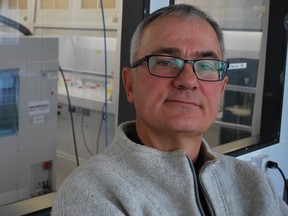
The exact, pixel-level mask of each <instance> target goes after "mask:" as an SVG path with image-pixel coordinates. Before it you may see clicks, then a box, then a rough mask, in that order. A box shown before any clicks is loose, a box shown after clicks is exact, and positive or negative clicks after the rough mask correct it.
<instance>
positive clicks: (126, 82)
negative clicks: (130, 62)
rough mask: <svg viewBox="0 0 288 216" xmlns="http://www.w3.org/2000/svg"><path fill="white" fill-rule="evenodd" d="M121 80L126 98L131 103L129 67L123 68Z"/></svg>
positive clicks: (131, 76) (131, 91)
mask: <svg viewBox="0 0 288 216" xmlns="http://www.w3.org/2000/svg"><path fill="white" fill-rule="evenodd" d="M122 81H123V85H124V88H125V91H126V96H127V100H128V102H129V103H133V101H134V100H133V74H132V69H131V68H130V67H124V68H123V70H122Z"/></svg>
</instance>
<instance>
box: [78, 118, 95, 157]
mask: <svg viewBox="0 0 288 216" xmlns="http://www.w3.org/2000/svg"><path fill="white" fill-rule="evenodd" d="M81 132H82V138H83V141H84V146H85V148H86V150H87V151H88V153H89V154H90V155H91V156H93V155H95V154H94V153H93V152H92V151H91V150H90V149H89V147H88V145H87V142H86V137H85V132H84V114H83V113H82V115H81Z"/></svg>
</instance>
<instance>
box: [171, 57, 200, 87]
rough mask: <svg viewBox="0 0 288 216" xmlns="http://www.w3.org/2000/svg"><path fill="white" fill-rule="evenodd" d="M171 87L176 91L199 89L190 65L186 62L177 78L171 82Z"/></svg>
mask: <svg viewBox="0 0 288 216" xmlns="http://www.w3.org/2000/svg"><path fill="white" fill-rule="evenodd" d="M173 85H174V86H175V88H178V89H191V90H195V89H197V88H198V87H199V82H198V79H197V77H196V74H195V73H194V70H193V65H192V63H190V62H186V64H184V67H183V69H182V71H181V73H180V74H179V76H177V77H176V78H175V79H174V80H173Z"/></svg>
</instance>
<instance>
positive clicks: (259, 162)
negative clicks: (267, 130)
mask: <svg viewBox="0 0 288 216" xmlns="http://www.w3.org/2000/svg"><path fill="white" fill-rule="evenodd" d="M268 161H269V156H267V155H255V156H253V157H251V163H252V164H253V165H255V166H256V167H258V168H259V169H261V170H263V171H267V167H266V164H267V162H268Z"/></svg>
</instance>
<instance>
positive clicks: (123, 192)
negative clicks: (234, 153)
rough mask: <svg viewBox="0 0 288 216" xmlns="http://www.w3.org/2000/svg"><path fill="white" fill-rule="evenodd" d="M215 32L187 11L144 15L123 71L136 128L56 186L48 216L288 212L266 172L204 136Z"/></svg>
mask: <svg viewBox="0 0 288 216" xmlns="http://www.w3.org/2000/svg"><path fill="white" fill-rule="evenodd" d="M223 52H224V45H223V38H222V33H221V30H220V29H219V27H218V25H217V24H216V23H215V22H214V21H213V20H211V19H210V18H209V17H208V16H207V15H206V14H204V13H203V12H201V11H199V10H198V9H196V8H194V7H193V6H188V5H176V6H169V7H166V8H163V9H160V10H158V11H156V12H154V13H153V14H152V15H150V16H149V17H148V18H146V19H145V20H144V21H142V23H141V24H140V25H139V26H138V28H137V30H136V32H135V34H134V36H133V38H132V43H131V53H130V55H131V67H125V68H124V69H123V71H122V75H123V76H122V77H123V82H124V86H125V89H126V93H127V98H128V101H129V102H131V103H133V104H134V106H135V109H136V121H135V122H127V123H124V124H121V125H120V126H119V129H118V131H117V133H116V136H115V139H114V141H113V142H112V144H110V146H109V147H108V148H107V149H106V150H105V151H104V152H103V153H101V154H99V155H97V156H95V157H93V158H92V159H91V160H89V162H87V163H86V164H85V165H83V166H81V167H80V168H78V169H76V170H75V171H74V172H73V173H72V175H70V176H69V177H68V178H67V180H66V181H65V183H64V184H63V185H62V186H61V189H60V190H59V192H58V194H57V198H56V200H55V202H54V206H53V212H52V215H133V216H140V215H161V216H163V215H193V216H194V215H220V216H225V215H227V216H228V215H229V216H230V215H241V216H242V215H249V216H251V215H257V216H258V215H261V216H263V215H267V216H268V215H269V216H271V215H288V207H287V206H286V204H285V203H284V202H283V201H282V200H281V199H280V198H279V197H278V196H277V194H276V193H275V192H274V190H273V187H272V186H271V184H270V182H269V181H268V180H267V179H266V177H265V174H263V173H261V172H260V171H259V170H257V169H256V168H255V167H253V166H252V165H249V164H247V163H245V162H242V161H240V160H237V159H235V158H232V157H228V156H222V155H219V154H216V153H213V152H212V151H211V150H210V149H209V147H208V145H207V144H206V143H205V141H204V140H203V139H202V137H203V133H204V132H205V131H206V130H207V129H208V128H209V127H210V126H211V124H212V123H213V121H214V119H215V117H216V114H217V112H218V109H219V105H220V97H221V95H222V93H223V91H224V89H225V85H226V83H227V80H228V78H227V77H226V71H227V68H228V67H229V64H228V63H227V62H225V61H223V58H224V57H223V55H224V54H223Z"/></svg>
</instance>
